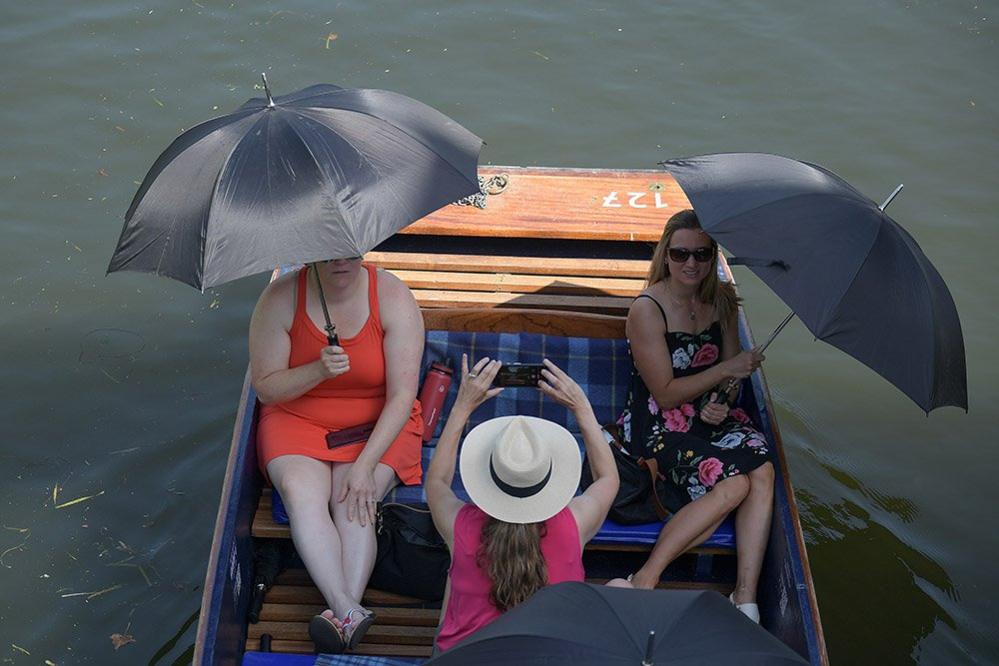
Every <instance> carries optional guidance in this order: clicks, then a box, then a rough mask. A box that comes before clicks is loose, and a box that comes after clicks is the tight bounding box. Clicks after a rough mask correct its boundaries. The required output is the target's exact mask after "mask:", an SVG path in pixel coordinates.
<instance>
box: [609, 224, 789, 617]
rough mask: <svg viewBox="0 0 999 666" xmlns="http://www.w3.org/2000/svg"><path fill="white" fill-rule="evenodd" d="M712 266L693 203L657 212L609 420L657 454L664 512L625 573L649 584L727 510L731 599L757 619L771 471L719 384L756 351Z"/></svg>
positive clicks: (751, 364) (755, 363) (740, 373)
mask: <svg viewBox="0 0 999 666" xmlns="http://www.w3.org/2000/svg"><path fill="white" fill-rule="evenodd" d="M717 269H718V245H717V244H716V243H715V241H714V240H712V239H711V237H710V236H708V235H707V234H706V233H704V231H702V230H701V227H700V224H699V223H698V221H697V216H696V215H695V213H694V211H692V210H685V211H681V212H679V213H677V214H676V215H674V216H673V217H671V218H670V219H669V221H668V222H667V224H666V228H665V230H664V231H663V235H662V238H661V239H660V240H659V244H658V245H657V246H656V249H655V252H654V254H653V257H652V265H651V267H650V268H649V275H648V280H647V283H648V287H647V288H646V289H645V291H643V292H642V294H641V295H640V296H639V297H638V298H636V299H635V301H634V303H633V304H632V306H631V309H630V310H629V312H628V323H627V334H628V341H629V343H630V346H631V355H632V360H633V362H634V371H633V373H632V382H631V391H630V393H629V395H628V403H627V407H626V409H625V411H624V413H623V414H622V416H621V418H620V419H619V421H618V424H619V426H620V429H621V432H622V434H623V437H624V440H625V446H626V448H627V449H628V450H629V451H631V452H632V453H633V454H635V455H639V456H645V457H655V458H656V460H657V461H658V463H659V470H660V472H661V473H662V474H663V475H664V476H665V477H666V487H667V489H668V494H667V497H666V498H665V504H666V508H668V509H669V510H670V511H672V512H674V514H673V516H672V517H671V518H670V520H669V521H668V522H667V523H666V525H665V526H664V527H663V530H662V532H661V533H660V535H659V538H658V540H657V541H656V545H655V547H654V548H653V549H652V553H651V554H650V556H649V559H648V561H647V562H646V563H645V564H644V565H643V566H642V568H641V569H640V570H639V571H638V572H636V573H635V574H634V576H633V583H634V584H635V586H636V587H643V588H653V587H654V586H655V584H656V583H657V582H658V581H659V577H660V575H661V574H662V572H663V570H664V569H665V568H666V566H667V565H668V564H669V563H670V562H672V561H673V560H674V559H675V558H676V557H678V556H679V555H681V554H682V553H684V552H685V551H687V550H688V549H690V548H692V547H694V546H696V545H698V544H700V543H701V542H703V541H704V540H705V539H707V538H708V537H709V536H711V534H712V533H714V531H715V529H716V528H717V527H718V525H719V524H720V523H721V521H722V520H724V519H725V517H726V516H727V515H728V514H729V512H731V511H733V510H734V511H735V512H736V514H735V529H736V552H737V557H738V579H737V582H736V589H735V591H734V592H733V593H732V596H731V599H732V602H733V603H734V604H736V605H737V606H738V607H739V609H740V610H741V611H743V612H744V613H746V615H748V616H749V617H751V618H753V619H754V620H756V621H759V611H758V609H757V606H756V587H757V583H758V581H759V576H760V567H761V566H762V564H763V554H764V552H765V550H766V545H767V537H768V535H769V532H770V519H771V513H772V510H773V482H774V471H773V465H772V464H771V463H770V462H769V455H768V444H767V441H766V438H765V437H764V436H763V435H762V434H761V433H760V432H759V431H758V430H756V429H755V428H754V427H753V425H752V423H750V419H749V417H748V415H747V414H746V413H745V412H744V411H743V410H741V409H732V408H730V407H729V404H728V401H727V400H725V399H724V392H723V387H724V386H725V385H726V384H727V383H728V382H729V380H740V379H743V378H744V377H748V376H749V375H750V374H751V373H752V372H753V371H754V370H755V369H756V368H758V367H759V365H760V363H761V362H762V361H763V356H762V355H761V354H760V353H759V352H757V351H755V350H750V351H740V348H739V336H738V329H737V316H738V298H737V296H736V294H735V289H734V288H733V287H732V285H731V284H728V283H723V282H721V281H720V280H719V279H718V270H717ZM719 393H722V394H723V398H722V399H721V400H718V395H719ZM728 398H729V399H730V400H732V399H734V398H735V392H734V391H733V392H732V395H730V396H728Z"/></svg>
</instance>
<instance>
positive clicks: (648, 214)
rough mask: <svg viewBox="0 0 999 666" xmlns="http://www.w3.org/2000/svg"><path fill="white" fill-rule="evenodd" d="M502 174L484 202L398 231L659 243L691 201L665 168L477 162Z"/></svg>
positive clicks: (485, 172) (455, 208)
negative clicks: (505, 181) (498, 187)
mask: <svg viewBox="0 0 999 666" xmlns="http://www.w3.org/2000/svg"><path fill="white" fill-rule="evenodd" d="M497 173H506V174H508V175H509V179H510V180H509V185H508V186H507V188H506V191H504V192H503V193H502V194H498V195H494V196H489V197H487V201H486V208H485V209H478V208H475V207H473V206H455V205H450V206H445V207H444V208H441V209H440V210H438V211H436V212H434V213H431V214H430V215H428V216H427V217H425V218H423V219H421V220H418V221H417V222H415V223H413V224H411V225H410V226H408V227H406V228H405V229H403V230H402V231H401V232H400V233H403V234H423V235H428V234H429V235H441V236H480V237H483V236H489V237H502V238H563V239H575V240H616V241H644V242H651V243H654V242H656V241H658V240H659V237H660V236H661V235H662V232H663V227H664V226H665V224H666V220H667V219H669V217H670V216H671V215H673V214H674V213H676V212H678V211H680V210H683V209H684V208H690V202H689V201H688V200H687V197H686V195H685V194H684V193H683V190H681V189H680V186H679V185H678V184H677V182H676V180H674V179H673V177H672V176H671V175H669V174H668V173H666V172H665V171H662V170H649V171H607V170H597V169H543V168H536V167H482V168H480V169H479V174H480V175H481V176H486V177H489V176H492V175H494V174H497ZM612 193H616V195H615V196H612ZM657 194H658V195H659V198H658V201H657V199H656V195H657Z"/></svg>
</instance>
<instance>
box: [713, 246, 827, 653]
mask: <svg viewBox="0 0 999 666" xmlns="http://www.w3.org/2000/svg"><path fill="white" fill-rule="evenodd" d="M718 264H719V266H720V267H721V270H722V271H723V273H724V274H725V277H726V278H727V279H728V281H729V282H731V283H733V284H734V283H735V278H734V276H733V275H732V268H731V267H730V266H729V265H728V262H727V261H726V260H725V258H724V257H723V256H721V255H720V256H719V262H718ZM739 309H740V310H741V311H743V312H740V317H741V318H742V320H743V321H742V324H743V329H744V330H743V335H744V336H745V338H746V343H747V345H746V347H747V348H750V349H751V348H753V347H755V346H756V341H755V338H754V336H753V331H752V329H751V328H750V327H749V324H748V322H747V321H746V316H745V312H744V307H743V306H742V305H740V306H739ZM753 383H754V384H756V385H757V387H758V389H759V392H760V393H761V394H762V397H763V402H764V407H765V409H766V413H767V414H768V415H769V416H768V417H767V421H768V425H769V430H770V434H771V435H772V437H773V440H774V441H773V447H774V449H775V450H776V452H777V464H778V467H779V472H780V473H779V477H780V479H781V482H782V486H783V490H784V496H785V500H786V506H787V510H788V512H789V513H790V518H791V520H790V523H791V528H792V532H793V534H794V541H795V544H796V545H797V551H798V552H797V554H798V556H799V557H800V558H801V561H800V563H797V564H798V565H799V567H800V570H799V571H798V573H799V574H800V575H801V577H802V579H803V580H804V584H805V596H806V600H807V603H808V607H809V610H810V612H811V615H812V622H811V627H810V628H811V629H812V630H814V631H815V641H816V645H815V648H816V653H817V654H816V656H817V657H818V659H819V664H821V666H829V654H828V652H827V651H826V640H825V633H824V631H823V629H822V619H821V616H820V615H819V604H818V598H817V597H816V594H815V582H814V580H813V578H812V569H811V566H810V564H809V561H808V549H807V547H806V545H805V537H804V534H803V533H802V531H801V517H800V515H799V513H798V502H797V500H795V497H794V488H793V486H792V484H791V475H790V473H789V471H788V467H787V458H786V455H785V453H784V440H783V438H782V437H781V433H780V426H779V425H778V424H777V419H776V418H774V416H773V415H774V413H775V412H774V405H773V398H772V397H771V395H770V387H769V385H768V384H767V379H766V374H765V373H764V371H763V368H762V367H761V368H760V369H759V370H758V371H757V372H756V374H755V377H754V378H753ZM775 503H776V502H775ZM779 508H780V507H779V506H778V507H777V510H775V512H774V513H775V514H777V513H779ZM774 518H775V519H776V518H778V516H776V515H775V516H774ZM792 564H794V563H792Z"/></svg>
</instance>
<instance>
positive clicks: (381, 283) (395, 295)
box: [375, 267, 413, 300]
mask: <svg viewBox="0 0 999 666" xmlns="http://www.w3.org/2000/svg"><path fill="white" fill-rule="evenodd" d="M375 279H376V280H378V298H380V299H386V298H387V299H399V298H406V297H408V298H409V299H411V300H412V299H413V292H411V291H410V290H409V285H407V284H406V283H405V282H403V281H402V280H400V279H399V278H398V277H396V276H395V275H393V274H392V273H390V272H389V271H387V270H385V269H382V268H378V267H375Z"/></svg>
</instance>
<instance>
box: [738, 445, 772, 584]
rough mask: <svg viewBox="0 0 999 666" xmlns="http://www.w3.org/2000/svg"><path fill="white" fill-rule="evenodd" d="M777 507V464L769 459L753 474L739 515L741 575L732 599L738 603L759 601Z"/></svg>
mask: <svg viewBox="0 0 999 666" xmlns="http://www.w3.org/2000/svg"><path fill="white" fill-rule="evenodd" d="M773 508H774V467H773V465H772V464H770V463H769V462H768V463H765V464H763V465H761V466H759V467H757V468H756V469H754V470H753V471H752V472H750V473H749V494H748V495H746V499H745V500H743V502H742V504H741V505H739V509H738V511H736V514H735V548H736V556H737V557H738V574H737V576H736V583H735V592H734V593H733V595H732V598H733V599H734V600H735V602H736V603H739V604H742V603H756V586H757V584H758V583H759V581H760V569H761V568H762V567H763V555H764V554H765V553H766V550H767V540H768V538H769V536H770V519H771V516H772V515H773Z"/></svg>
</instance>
